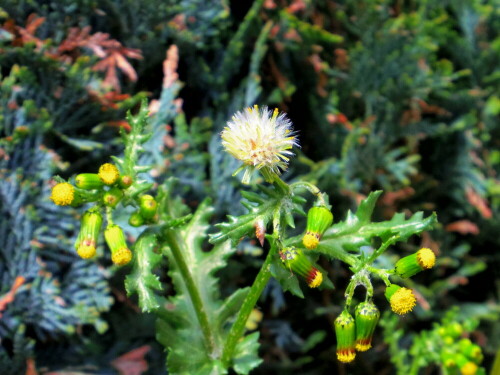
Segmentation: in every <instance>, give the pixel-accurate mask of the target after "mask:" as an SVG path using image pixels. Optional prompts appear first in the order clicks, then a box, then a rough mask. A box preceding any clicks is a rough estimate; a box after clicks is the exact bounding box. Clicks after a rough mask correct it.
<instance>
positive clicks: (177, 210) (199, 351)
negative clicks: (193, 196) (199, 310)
mask: <svg viewBox="0 0 500 375" xmlns="http://www.w3.org/2000/svg"><path fill="white" fill-rule="evenodd" d="M167 188H171V185H170V186H167ZM160 196H161V197H162V202H161V204H162V205H164V207H166V211H167V212H168V213H169V214H171V215H172V216H174V217H175V216H177V215H179V216H180V215H181V214H183V213H184V209H183V208H182V207H181V206H180V205H179V202H177V201H171V200H169V198H168V196H169V195H168V194H163V193H162V194H161V195H160ZM212 212H213V208H212V207H211V206H210V201H209V200H205V201H203V202H202V203H201V204H200V206H199V207H198V209H197V210H196V212H195V213H194V214H193V215H192V217H191V220H189V221H188V222H187V223H186V225H184V226H180V227H177V228H175V232H174V231H172V233H175V234H176V240H177V242H178V243H179V246H180V248H181V250H182V252H181V256H182V257H183V258H184V261H185V263H186V264H187V266H188V268H189V272H190V274H191V277H192V279H193V283H194V285H195V286H196V289H197V290H198V292H199V296H200V298H201V302H202V305H203V310H204V312H205V314H206V315H207V318H208V321H209V323H210V324H209V325H210V331H211V337H212V338H213V340H212V343H213V351H212V352H209V351H208V350H207V347H206V341H205V337H204V336H203V332H202V328H201V325H200V323H199V320H198V316H197V314H196V310H195V309H194V305H193V296H192V295H191V294H190V290H189V288H188V287H187V284H186V281H185V279H184V277H183V274H182V273H181V272H180V269H179V266H178V264H177V262H176V257H175V256H174V254H173V253H172V251H171V249H165V254H166V255H167V257H168V259H169V276H170V277H171V278H172V281H173V284H174V288H175V291H176V295H175V296H173V297H170V298H169V299H168V301H167V304H166V309H165V310H164V311H162V312H161V313H160V316H161V318H160V319H159V320H158V323H157V335H158V340H159V341H160V342H161V343H162V344H163V345H164V346H165V347H166V348H168V350H169V353H168V357H167V367H168V371H169V373H172V374H193V375H202V374H207V375H208V374H225V373H226V372H227V369H225V368H224V366H223V365H222V364H221V362H220V360H219V358H220V356H221V354H222V345H223V343H224V342H225V339H226V336H227V333H228V329H229V326H228V325H227V324H226V323H227V322H228V321H231V319H232V318H233V316H234V315H235V313H237V312H238V311H239V309H240V307H241V304H242V302H243V299H244V298H245V296H246V294H247V292H248V290H247V289H240V290H238V291H236V292H235V293H234V294H233V295H231V296H230V297H228V298H227V299H226V300H225V301H223V300H222V299H220V296H219V289H220V288H219V286H218V279H217V277H216V276H215V273H216V271H217V270H219V269H220V268H222V267H224V266H225V265H226V260H227V258H228V257H229V256H230V255H231V254H232V253H233V252H234V248H232V247H231V246H230V243H229V242H228V241H226V242H222V243H220V244H217V245H216V246H215V247H214V248H213V249H212V250H210V251H205V250H204V249H203V245H204V243H203V242H204V239H205V238H206V231H207V229H208V227H209V224H208V219H209V217H210V216H211V214H212ZM184 219H186V218H184ZM173 220H175V219H173ZM242 355H245V356H248V355H249V353H248V350H247V351H244V352H242ZM236 356H238V354H236ZM235 360H236V359H235ZM248 367H249V368H250V367H251V366H250V365H248Z"/></svg>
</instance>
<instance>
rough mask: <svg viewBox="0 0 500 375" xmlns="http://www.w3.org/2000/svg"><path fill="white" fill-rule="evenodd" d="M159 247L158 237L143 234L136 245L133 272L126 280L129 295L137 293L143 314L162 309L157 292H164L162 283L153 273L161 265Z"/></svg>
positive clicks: (149, 233) (148, 233) (146, 233)
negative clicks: (157, 251)
mask: <svg viewBox="0 0 500 375" xmlns="http://www.w3.org/2000/svg"><path fill="white" fill-rule="evenodd" d="M157 246H158V240H157V238H156V235H155V234H154V233H151V232H147V231H145V232H143V233H142V234H141V235H140V236H139V238H138V239H137V241H136V242H135V245H134V251H133V253H134V257H133V261H132V262H133V263H132V272H130V274H128V275H127V278H126V279H125V288H126V289H127V294H128V295H129V296H130V295H131V294H134V293H137V295H138V296H139V306H140V307H141V310H142V311H143V312H151V311H154V310H156V309H158V308H159V307H160V303H161V300H160V297H158V296H157V294H156V293H157V292H159V291H161V290H162V286H161V282H160V280H159V278H158V276H156V275H155V274H154V273H153V270H154V269H155V268H156V267H157V266H158V265H159V263H160V261H161V255H160V254H157V253H156V252H155V250H156V247H157Z"/></svg>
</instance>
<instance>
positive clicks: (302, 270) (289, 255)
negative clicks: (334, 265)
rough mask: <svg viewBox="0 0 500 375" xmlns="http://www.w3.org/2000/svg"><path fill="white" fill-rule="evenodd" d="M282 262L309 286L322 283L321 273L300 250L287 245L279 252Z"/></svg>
mask: <svg viewBox="0 0 500 375" xmlns="http://www.w3.org/2000/svg"><path fill="white" fill-rule="evenodd" d="M279 255H280V258H281V260H282V262H283V263H284V264H285V265H286V266H287V267H288V268H289V269H290V270H291V271H292V272H294V273H297V274H299V275H300V276H302V277H303V278H304V279H305V280H306V282H307V285H308V286H309V288H317V287H318V286H320V285H321V284H322V283H323V274H322V273H321V271H319V270H318V269H317V268H316V267H314V265H313V264H312V263H311V261H310V260H309V258H307V257H306V256H305V255H304V253H303V252H302V250H300V249H296V248H294V247H287V248H284V249H282V250H281V251H280V253H279Z"/></svg>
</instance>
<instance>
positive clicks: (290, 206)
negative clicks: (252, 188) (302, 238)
mask: <svg viewBox="0 0 500 375" xmlns="http://www.w3.org/2000/svg"><path fill="white" fill-rule="evenodd" d="M258 188H259V189H260V190H261V191H262V193H263V196H261V195H259V194H256V193H254V192H249V191H243V192H242V193H241V195H242V196H243V198H245V199H246V201H243V202H242V204H243V206H244V207H245V208H246V209H247V210H248V211H249V212H248V213H247V214H245V215H241V216H238V217H235V216H228V219H229V220H228V222H225V223H220V224H217V225H216V227H217V228H218V229H219V232H218V233H214V234H210V235H209V236H210V242H211V243H213V244H218V243H221V242H222V241H226V240H228V239H230V240H231V244H232V246H236V245H237V244H238V242H239V241H240V240H241V239H242V238H243V237H245V236H252V237H255V236H257V238H258V239H259V241H261V239H262V238H263V234H265V229H266V227H267V225H268V224H269V223H270V222H271V221H273V223H274V222H276V223H279V222H281V221H284V222H285V223H286V224H287V225H288V226H290V227H291V228H294V227H295V222H294V219H293V214H294V213H295V214H299V215H303V216H305V215H306V213H305V212H304V210H303V209H302V207H301V204H302V203H303V199H302V198H301V197H299V196H295V195H285V194H283V193H281V192H279V191H277V190H274V189H270V188H267V187H265V186H261V185H258ZM256 225H258V226H259V227H258V228H260V229H261V228H263V229H264V230H263V231H262V230H261V232H260V233H256ZM259 234H262V235H261V236H259ZM261 243H262V241H261Z"/></svg>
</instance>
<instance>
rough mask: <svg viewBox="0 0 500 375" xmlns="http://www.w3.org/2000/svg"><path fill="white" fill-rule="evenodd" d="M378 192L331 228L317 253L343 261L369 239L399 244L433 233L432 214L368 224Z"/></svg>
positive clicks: (434, 218) (368, 241) (403, 216)
mask: <svg viewBox="0 0 500 375" xmlns="http://www.w3.org/2000/svg"><path fill="white" fill-rule="evenodd" d="M381 194H382V192H381V191H375V192H373V193H371V194H370V195H369V196H368V197H367V198H366V199H364V200H363V201H362V202H361V204H360V205H359V207H358V210H357V211H356V214H353V213H352V212H351V211H349V212H348V213H347V218H346V219H345V220H344V221H343V222H339V223H337V224H334V225H332V226H331V227H330V228H329V229H328V230H327V231H326V232H325V234H324V235H323V238H322V239H321V241H320V243H319V245H318V247H317V248H316V251H318V252H321V253H324V254H327V255H330V256H332V257H334V258H340V259H342V257H343V256H346V255H348V252H349V251H357V250H359V248H360V247H361V246H368V245H371V239H372V238H374V237H379V238H380V239H381V240H382V241H383V242H386V241H388V240H389V239H390V238H392V237H394V236H397V237H398V241H406V240H408V238H409V237H410V236H411V235H413V234H420V233H422V232H423V231H424V230H429V229H432V227H433V226H434V224H435V223H436V222H437V216H436V214H435V213H433V214H431V215H430V216H428V217H427V218H424V216H423V213H422V212H417V213H415V214H414V215H412V216H411V217H410V218H408V219H406V217H405V215H404V214H403V213H398V214H396V215H394V216H393V218H392V219H391V220H387V221H382V222H371V216H372V213H373V210H374V208H375V204H376V202H377V199H378V198H379V196H380V195H381Z"/></svg>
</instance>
